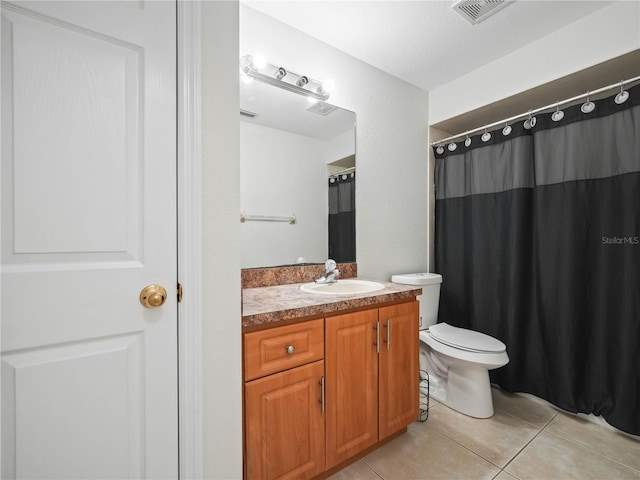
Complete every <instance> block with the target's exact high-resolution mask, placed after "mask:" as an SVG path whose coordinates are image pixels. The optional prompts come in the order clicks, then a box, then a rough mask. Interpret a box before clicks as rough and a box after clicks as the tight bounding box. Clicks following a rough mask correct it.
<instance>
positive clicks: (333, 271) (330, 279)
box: [316, 259, 340, 283]
mask: <svg viewBox="0 0 640 480" xmlns="http://www.w3.org/2000/svg"><path fill="white" fill-rule="evenodd" d="M339 276H340V270H338V269H337V268H336V262H335V260H332V259H329V260H327V261H326V262H325V264H324V275H323V276H321V277H320V278H316V283H336V282H337V281H338V277H339Z"/></svg>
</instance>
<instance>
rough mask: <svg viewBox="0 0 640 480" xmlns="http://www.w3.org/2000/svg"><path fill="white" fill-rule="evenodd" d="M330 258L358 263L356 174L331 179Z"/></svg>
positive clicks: (340, 261)
mask: <svg viewBox="0 0 640 480" xmlns="http://www.w3.org/2000/svg"><path fill="white" fill-rule="evenodd" d="M329 258H332V259H334V260H335V261H336V262H338V263H344V262H355V261H356V172H351V173H348V174H343V175H338V176H335V177H330V178H329Z"/></svg>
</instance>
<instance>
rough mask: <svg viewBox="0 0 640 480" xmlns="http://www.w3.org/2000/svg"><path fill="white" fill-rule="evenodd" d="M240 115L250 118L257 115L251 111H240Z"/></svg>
mask: <svg viewBox="0 0 640 480" xmlns="http://www.w3.org/2000/svg"><path fill="white" fill-rule="evenodd" d="M240 115H243V116H245V117H249V118H253V117H255V116H256V115H257V114H256V113H253V112H250V111H249V110H240Z"/></svg>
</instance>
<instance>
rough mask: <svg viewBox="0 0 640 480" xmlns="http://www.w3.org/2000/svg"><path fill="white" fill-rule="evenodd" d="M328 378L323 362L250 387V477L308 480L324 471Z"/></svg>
mask: <svg viewBox="0 0 640 480" xmlns="http://www.w3.org/2000/svg"><path fill="white" fill-rule="evenodd" d="M323 376H324V362H323V361H322V360H319V361H317V362H314V363H310V364H308V365H303V366H301V367H297V368H293V369H290V370H285V371H284V372H280V373H276V374H273V375H268V376H266V377H262V378H260V379H258V380H253V381H251V382H247V383H246V385H245V409H246V418H245V424H246V442H247V472H246V478H248V479H252V480H275V479H281V480H284V479H291V480H293V479H296V480H304V479H309V478H313V477H315V476H316V475H318V474H319V473H320V472H322V471H324V464H325V456H324V453H325V437H324V415H323V413H322V406H321V404H320V399H321V396H322V392H321V386H320V385H321V378H322V377H323Z"/></svg>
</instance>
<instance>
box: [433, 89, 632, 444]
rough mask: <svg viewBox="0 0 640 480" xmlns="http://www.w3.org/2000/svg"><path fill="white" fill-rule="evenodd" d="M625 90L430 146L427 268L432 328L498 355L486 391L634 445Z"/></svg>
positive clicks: (628, 122)
mask: <svg viewBox="0 0 640 480" xmlns="http://www.w3.org/2000/svg"><path fill="white" fill-rule="evenodd" d="M629 94H630V96H629V98H628V99H627V100H626V101H625V102H624V103H621V104H618V103H616V101H615V100H614V97H612V98H608V99H604V100H599V101H596V102H594V103H595V109H594V110H593V111H591V112H590V113H583V111H582V109H581V106H580V105H576V106H574V107H570V108H567V109H565V111H564V117H563V118H562V119H560V120H558V121H554V118H555V119H556V120H557V118H558V117H559V116H561V115H560V114H555V115H554V116H553V118H552V115H550V114H544V115H538V116H537V119H536V120H537V121H536V123H535V125H534V126H533V127H531V123H533V122H531V121H529V122H526V127H529V128H526V127H525V126H524V125H523V124H519V125H513V129H512V131H511V132H510V133H509V134H508V135H504V134H503V131H502V130H497V131H494V132H490V135H487V133H485V134H484V138H485V139H487V137H489V136H490V137H491V138H490V139H487V141H483V139H482V136H474V137H472V138H471V143H470V144H469V145H468V146H466V145H465V143H464V142H461V143H459V144H455V149H454V147H453V146H452V145H448V146H446V147H445V148H444V151H443V152H442V151H441V149H440V150H437V151H436V238H435V254H436V256H435V265H436V271H437V272H438V273H441V274H442V276H443V284H442V290H441V292H442V293H441V298H440V310H439V315H440V316H439V321H445V322H447V323H449V324H452V325H455V326H459V327H464V328H471V329H474V330H477V331H480V332H484V333H487V334H489V335H492V336H494V337H496V338H498V339H500V340H501V341H502V342H504V343H505V345H506V346H507V353H508V354H509V358H510V361H509V363H508V364H507V365H506V366H505V367H502V368H500V369H497V370H493V371H491V372H490V373H491V381H492V382H493V383H496V384H497V385H499V386H500V387H501V388H503V389H505V390H507V391H510V392H527V393H531V394H533V395H536V396H538V397H541V398H544V399H546V400H548V401H549V402H551V403H553V404H555V405H556V406H558V407H560V408H562V409H564V410H567V411H571V412H581V413H593V414H595V415H600V416H602V417H604V418H605V419H606V420H607V421H608V422H609V423H610V424H611V425H613V426H615V427H617V428H619V429H620V430H623V431H625V432H628V433H631V434H634V435H640V86H636V87H634V88H632V89H629ZM617 98H618V100H620V99H621V97H617ZM584 110H585V111H588V110H589V109H588V108H585V109H584ZM507 130H508V129H507ZM468 141H469V140H467V142H468ZM438 152H440V153H438Z"/></svg>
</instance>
